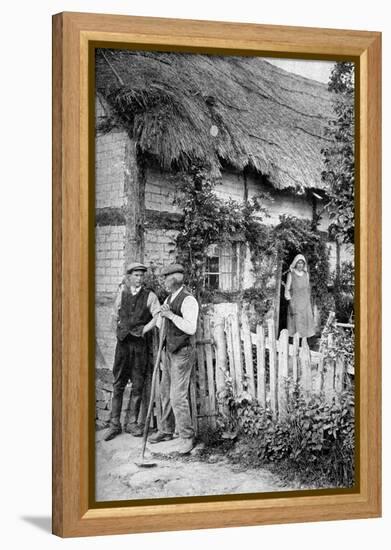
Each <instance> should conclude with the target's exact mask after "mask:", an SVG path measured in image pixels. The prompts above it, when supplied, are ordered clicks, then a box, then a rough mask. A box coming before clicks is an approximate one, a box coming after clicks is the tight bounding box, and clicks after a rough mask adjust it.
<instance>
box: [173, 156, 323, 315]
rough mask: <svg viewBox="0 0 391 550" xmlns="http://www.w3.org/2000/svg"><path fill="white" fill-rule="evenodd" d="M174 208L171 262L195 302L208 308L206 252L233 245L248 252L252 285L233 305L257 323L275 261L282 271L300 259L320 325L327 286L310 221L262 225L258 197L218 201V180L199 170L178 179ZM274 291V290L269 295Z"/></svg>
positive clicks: (319, 237)
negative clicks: (247, 306) (242, 305)
mask: <svg viewBox="0 0 391 550" xmlns="http://www.w3.org/2000/svg"><path fill="white" fill-rule="evenodd" d="M179 181H180V185H178V186H177V192H176V196H175V200H174V202H175V204H176V205H177V206H179V208H180V209H181V210H182V221H181V224H180V226H181V229H180V231H179V233H178V236H177V238H176V247H177V260H178V261H179V262H181V263H183V265H184V266H185V270H186V279H187V284H188V286H189V287H190V289H191V290H192V291H193V292H194V294H195V295H196V296H197V298H198V299H199V300H200V301H201V302H208V301H210V299H211V293H210V292H208V289H206V288H205V268H206V261H207V255H208V248H209V247H210V245H212V244H217V245H219V244H220V245H221V244H226V243H229V242H231V241H232V239H233V237H235V239H238V238H239V239H240V240H242V241H243V242H245V243H246V244H247V245H248V246H249V249H250V253H251V261H252V268H253V269H252V271H253V275H254V285H253V287H252V288H250V289H246V290H244V291H242V292H241V293H239V294H240V296H238V293H237V292H236V293H234V294H235V298H236V299H242V300H243V301H246V302H250V303H253V305H254V307H255V308H256V310H257V313H258V316H259V319H261V318H262V317H263V316H264V314H265V313H266V311H267V310H268V309H269V308H270V305H271V301H270V292H267V288H268V287H270V284H271V283H270V281H271V280H274V284H275V274H276V265H277V261H278V260H281V261H282V262H283V265H285V266H286V265H288V264H289V263H290V261H292V259H293V257H294V256H295V255H296V254H298V253H302V254H304V255H305V257H306V259H307V262H308V265H309V270H310V279H311V284H312V288H313V298H314V299H315V301H316V303H317V304H318V306H319V307H320V309H321V320H322V321H323V322H324V321H325V320H326V319H327V315H328V312H329V310H330V309H333V302H332V296H331V295H330V293H329V291H328V286H327V285H328V282H329V280H330V274H329V265H328V252H327V247H326V235H323V234H322V233H320V232H319V231H317V230H316V229H314V228H313V226H312V224H311V221H309V220H302V219H299V218H296V217H293V216H285V215H282V216H280V223H279V224H278V225H277V226H271V225H266V224H265V223H264V221H265V219H266V218H267V217H268V213H267V207H266V205H265V199H266V198H268V199H269V200H270V197H269V196H268V195H266V194H260V195H258V196H255V197H253V198H252V199H251V200H247V201H242V202H238V201H234V200H232V199H223V198H220V197H219V196H218V195H217V194H216V188H217V186H218V184H219V180H217V179H214V178H213V177H212V176H211V174H210V172H209V171H208V170H207V169H206V168H204V167H202V166H199V165H193V166H192V168H191V170H190V172H188V173H185V174H181V176H180V178H179ZM272 290H274V288H273V289H272Z"/></svg>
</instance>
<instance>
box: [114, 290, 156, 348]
mask: <svg viewBox="0 0 391 550" xmlns="http://www.w3.org/2000/svg"><path fill="white" fill-rule="evenodd" d="M149 292H150V291H149V290H148V289H147V288H145V287H142V288H141V290H139V292H138V293H137V294H136V295H135V296H133V295H132V293H131V292H130V290H128V289H125V290H124V291H123V292H122V297H121V306H120V308H119V312H118V325H117V337H118V339H119V340H124V339H125V338H126V337H127V336H128V334H129V333H130V331H132V330H136V329H137V328H138V327H140V326H144V325H146V324H147V323H149V321H150V320H151V319H152V316H151V313H150V311H149V309H148V307H147V302H148V296H149Z"/></svg>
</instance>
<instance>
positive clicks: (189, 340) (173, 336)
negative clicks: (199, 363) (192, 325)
mask: <svg viewBox="0 0 391 550" xmlns="http://www.w3.org/2000/svg"><path fill="white" fill-rule="evenodd" d="M187 296H191V294H190V292H188V291H187V290H185V289H184V288H183V289H182V290H181V291H180V293H179V294H178V296H176V297H175V299H174V300H173V301H172V302H171V303H170V309H171V311H172V312H173V313H175V315H178V316H179V317H183V315H182V312H181V307H182V303H183V300H184V299H185V298H186V297H187ZM194 342H195V338H194V336H190V334H186V333H185V332H183V331H182V330H180V329H179V328H178V327H177V326H176V325H174V323H173V322H172V321H170V319H167V335H166V348H167V351H169V352H170V353H177V352H178V351H179V350H180V349H182V348H184V347H185V346H190V345H194Z"/></svg>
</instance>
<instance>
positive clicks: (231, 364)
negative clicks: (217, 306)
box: [225, 317, 238, 394]
mask: <svg viewBox="0 0 391 550" xmlns="http://www.w3.org/2000/svg"><path fill="white" fill-rule="evenodd" d="M225 330H226V335H227V351H228V366H229V375H230V377H231V379H232V387H233V390H234V392H235V394H237V392H238V388H237V386H236V376H235V363H234V346H233V340H232V324H231V318H230V317H228V318H227V320H226V327H225Z"/></svg>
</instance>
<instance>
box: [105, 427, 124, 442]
mask: <svg viewBox="0 0 391 550" xmlns="http://www.w3.org/2000/svg"><path fill="white" fill-rule="evenodd" d="M121 432H122V428H121V426H110V428H109V429H108V430H107V432H106V435H105V436H104V438H103V439H104V440H105V441H110V439H114V438H115V437H117V435H119V434H120V433H121Z"/></svg>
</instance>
